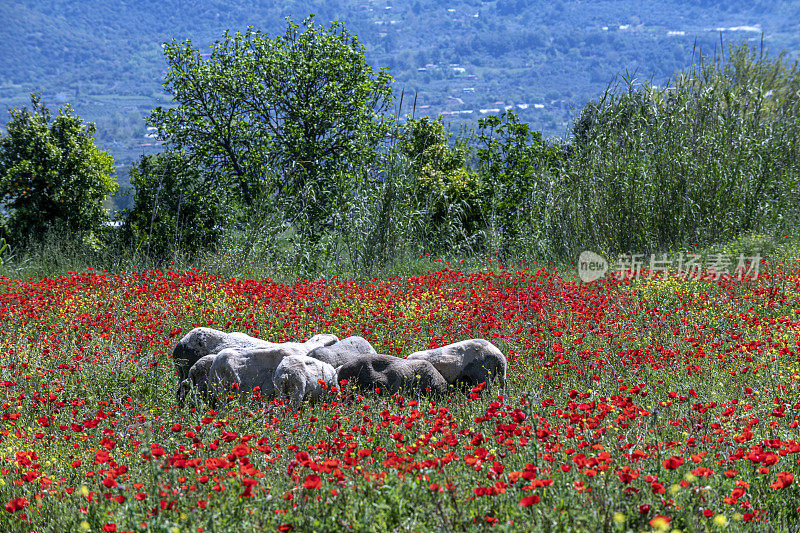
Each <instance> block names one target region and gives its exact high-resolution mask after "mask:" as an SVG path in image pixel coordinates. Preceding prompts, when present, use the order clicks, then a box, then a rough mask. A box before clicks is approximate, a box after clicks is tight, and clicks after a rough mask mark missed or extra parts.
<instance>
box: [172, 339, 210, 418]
mask: <svg viewBox="0 0 800 533" xmlns="http://www.w3.org/2000/svg"><path fill="white" fill-rule="evenodd" d="M216 357H217V354H215V353H212V354H209V355H204V356H203V357H201V358H200V359H198V360H197V362H196V363H195V364H193V365H192V368H190V369H189V376H188V377H187V378H186V379H184V380H183V381H181V384H180V386H179V387H178V407H179V408H181V409H182V408H183V406H184V405H185V403H186V395H187V394H189V391H190V390H191V388H192V387H195V388H197V392H198V394H199V395H200V397H201V398H203V399H207V398H208V372H209V370H211V364H212V363H213V362H214V359H216Z"/></svg>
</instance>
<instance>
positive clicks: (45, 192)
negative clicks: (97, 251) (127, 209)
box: [0, 94, 117, 242]
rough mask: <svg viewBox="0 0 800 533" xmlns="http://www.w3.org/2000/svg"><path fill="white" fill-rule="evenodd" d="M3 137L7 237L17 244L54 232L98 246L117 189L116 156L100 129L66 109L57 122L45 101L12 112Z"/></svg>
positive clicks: (0, 160) (0, 189) (1, 184)
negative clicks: (106, 203) (98, 141)
mask: <svg viewBox="0 0 800 533" xmlns="http://www.w3.org/2000/svg"><path fill="white" fill-rule="evenodd" d="M10 113H11V120H10V121H9V122H8V124H7V125H6V129H7V131H8V133H7V134H6V135H5V136H3V137H0V202H2V204H3V207H4V209H5V217H4V220H3V222H4V225H5V228H4V230H5V232H6V233H7V234H8V236H9V237H10V238H11V239H13V240H14V241H16V242H20V241H24V240H27V239H30V238H33V239H35V238H37V237H39V236H41V235H42V234H43V233H44V232H45V230H47V229H48V228H53V229H56V230H59V231H66V232H68V233H71V234H75V235H77V236H79V237H80V238H84V239H88V240H89V241H92V240H94V239H95V238H96V232H98V231H99V230H100V229H101V228H102V227H103V224H104V223H105V222H106V221H107V220H108V214H107V212H106V210H105V209H104V208H103V204H102V202H103V200H104V199H105V198H106V197H107V196H108V195H110V194H112V193H113V192H114V191H115V190H116V188H117V182H116V180H115V179H114V177H113V159H112V157H111V156H110V155H109V154H108V153H106V152H104V151H102V150H99V149H98V148H97V147H96V146H95V142H94V137H93V135H94V131H95V128H94V125H93V124H87V123H85V122H83V120H82V119H81V118H80V117H78V116H74V115H72V108H71V107H70V106H69V105H66V106H65V107H64V108H62V109H60V110H59V112H58V115H57V116H56V117H55V119H53V120H52V122H51V118H52V117H51V114H50V111H49V110H48V109H47V107H46V106H45V104H44V103H43V102H42V101H41V98H40V96H38V95H35V94H32V95H31V109H28V108H27V107H23V108H22V109H12V110H11V111H10Z"/></svg>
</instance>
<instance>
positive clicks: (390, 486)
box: [0, 262, 800, 532]
mask: <svg viewBox="0 0 800 533" xmlns="http://www.w3.org/2000/svg"><path fill="white" fill-rule="evenodd" d="M564 276H566V275H565V274H564ZM572 277H574V276H572ZM572 277H570V276H566V277H562V273H560V272H559V271H558V270H554V269H552V268H551V269H547V270H545V269H539V268H538V267H533V266H528V267H521V266H517V267H511V268H497V267H494V266H492V265H491V264H486V265H485V266H484V268H483V269H482V270H475V271H471V272H462V271H459V270H458V269H457V266H456V265H450V264H444V263H443V264H441V269H440V270H438V271H435V272H429V273H428V274H426V275H422V276H418V277H398V278H390V279H387V280H372V281H365V282H356V281H350V280H344V279H337V278H330V279H323V280H319V281H314V282H305V281H298V282H296V283H294V284H280V283H276V282H272V281H269V280H267V281H253V280H237V279H221V278H219V277H214V276H211V275H209V274H206V273H204V272H199V271H195V270H191V271H172V270H168V271H166V272H161V271H145V272H130V273H120V274H110V273H100V272H92V271H89V272H84V273H70V274H69V275H65V276H62V277H58V278H55V279H44V280H41V281H35V280H29V281H22V280H12V279H7V278H0V331H2V334H0V335H1V336H0V343H1V344H2V345H1V346H0V385H2V386H1V387H0V417H1V418H2V420H0V468H1V470H0V474H1V475H0V501H1V502H2V505H3V506H4V510H3V511H0V530H2V531H58V532H60V531H143V530H148V531H149V530H152V531H168V532H178V531H182V532H195V531H198V532H202V531H233V530H236V531H240V530H241V531H248V530H252V529H253V528H262V529H264V530H278V531H292V530H297V531H310V530H315V531H339V530H347V531H406V530H408V531H435V530H439V531H454V530H464V529H496V530H552V529H556V530H571V531H599V530H606V531H642V530H647V531H649V530H655V531H671V530H674V529H679V530H683V531H715V530H722V529H731V530H738V529H755V530H774V531H786V530H796V528H797V527H798V526H797V523H798V519H799V518H800V517H798V504H800V489H798V483H797V481H800V480H795V476H796V475H798V474H799V473H800V471H799V470H800V469H799V468H798V459H800V455H798V452H800V431H798V417H799V416H800V368H799V365H800V363H798V361H799V360H800V357H799V356H800V314H799V313H800V302H798V298H799V297H800V268H798V266H797V265H796V264H791V263H785V262H784V263H780V262H778V263H773V264H765V265H764V266H763V267H762V271H761V275H760V276H759V277H758V279H755V280H745V281H728V280H716V281H715V280H711V279H703V280H697V279H695V280H683V279H680V278H679V277H676V276H670V275H667V276H664V275H662V274H659V275H657V276H655V277H653V278H648V277H647V276H643V277H641V278H639V279H631V280H616V279H613V278H609V279H603V280H600V281H598V282H595V283H592V284H582V283H580V282H575V281H571V279H572ZM198 325H207V326H211V327H214V328H217V329H223V330H227V331H234V330H236V331H243V332H246V333H248V334H250V335H254V336H257V337H261V338H264V339H268V340H271V341H288V340H304V339H306V338H308V337H310V336H312V335H314V334H316V333H320V332H329V333H335V334H336V335H338V336H339V337H345V336H348V335H361V336H364V337H366V338H367V339H368V340H370V342H372V343H373V345H374V346H375V347H376V349H377V350H378V351H379V352H381V353H388V354H393V355H398V356H403V355H406V354H408V353H410V352H412V351H414V350H417V349H422V348H427V347H429V346H430V347H432V346H438V345H444V344H448V343H450V342H454V341H456V340H462V339H465V338H474V337H482V338H486V339H489V340H491V341H492V342H494V343H495V344H497V345H498V346H499V347H500V348H501V349H502V350H503V352H504V353H505V354H506V355H507V357H508V359H509V372H508V378H509V389H508V391H507V392H506V395H505V396H502V395H500V391H498V390H496V389H494V390H492V389H491V388H482V387H476V388H475V389H473V390H472V391H466V392H459V391H453V393H452V394H451V395H450V396H449V398H445V399H441V400H439V401H433V400H429V399H425V398H418V397H415V396H406V397H402V396H399V395H396V396H394V397H359V398H357V399H356V400H355V401H348V402H343V401H341V398H340V396H339V394H338V391H337V390H335V389H334V390H331V391H330V396H329V398H328V401H327V402H325V403H324V404H322V405H319V406H316V407H313V408H308V409H306V410H304V411H302V412H294V411H292V410H291V409H290V408H289V407H288V406H285V405H283V404H282V403H281V402H280V401H274V402H266V403H262V402H251V403H249V404H247V405H244V406H230V407H229V408H226V409H224V410H223V409H220V410H219V412H215V411H213V410H209V409H207V408H202V407H198V408H197V409H192V410H190V409H186V410H184V411H178V410H177V408H176V405H175V394H174V392H175V389H176V386H177V382H176V378H175V374H174V372H173V369H172V361H171V359H170V354H171V352H172V347H173V346H174V344H175V342H176V341H177V340H178V339H180V337H181V336H182V335H183V334H185V333H186V332H187V331H189V330H190V329H191V328H192V327H194V326H198Z"/></svg>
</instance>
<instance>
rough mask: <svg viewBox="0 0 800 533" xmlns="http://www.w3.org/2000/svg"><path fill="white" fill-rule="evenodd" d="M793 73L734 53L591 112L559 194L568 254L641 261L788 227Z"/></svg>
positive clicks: (775, 61)
mask: <svg viewBox="0 0 800 533" xmlns="http://www.w3.org/2000/svg"><path fill="white" fill-rule="evenodd" d="M799 74H800V71H798V69H797V65H796V64H795V65H793V66H790V65H788V64H787V63H786V61H785V60H784V59H783V58H782V57H779V58H768V57H764V56H761V55H760V54H758V53H757V52H756V51H755V50H753V49H751V48H749V47H747V46H742V47H737V48H732V49H730V50H729V51H728V57H727V58H726V60H725V61H722V60H720V61H719V62H713V63H708V64H705V65H701V66H697V67H695V68H694V69H693V70H691V71H689V72H687V73H686V74H683V75H680V76H678V77H677V78H676V79H675V81H674V82H673V83H672V84H670V85H668V86H667V87H664V88H660V87H656V86H653V85H650V84H643V85H641V86H637V85H636V84H635V83H634V81H633V79H631V78H626V79H625V82H626V85H625V87H623V89H624V90H622V91H619V92H609V93H607V94H606V95H605V97H604V98H603V100H602V101H600V102H599V103H596V104H592V105H590V106H587V108H586V110H585V111H584V113H583V114H582V116H581V118H580V119H579V121H578V123H577V124H576V128H575V132H576V136H575V144H574V147H573V148H574V151H573V154H572V165H571V166H570V169H569V172H568V176H566V180H565V182H564V183H562V184H560V188H561V189H562V190H563V191H564V193H565V194H566V195H567V199H566V204H565V207H566V210H567V211H568V214H567V215H566V216H565V222H567V221H569V222H571V224H572V225H571V229H570V231H572V232H573V233H572V237H571V238H573V239H574V240H573V243H574V244H576V245H577V244H578V242H581V241H582V242H583V243H584V244H587V245H588V244H591V245H594V246H597V247H599V248H600V249H602V250H606V251H609V252H612V253H613V252H621V251H637V252H649V251H659V250H668V249H678V248H685V247H687V246H689V245H690V244H692V243H701V244H709V243H716V242H722V241H726V240H730V239H733V238H735V237H736V236H738V235H740V234H742V233H748V232H754V231H766V232H773V231H780V229H781V228H789V229H790V228H796V226H797V210H796V206H797V202H798V199H800V196H798V195H799V194H800V188H799V185H800V182H798V178H799V177H800V144H798V141H797V139H798V136H800V97H798V94H800V75H799Z"/></svg>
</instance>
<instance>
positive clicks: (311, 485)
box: [303, 474, 322, 489]
mask: <svg viewBox="0 0 800 533" xmlns="http://www.w3.org/2000/svg"><path fill="white" fill-rule="evenodd" d="M321 486H322V480H321V479H320V477H319V476H318V475H316V474H309V475H307V476H306V479H305V481H303V488H305V489H318V488H320V487H321Z"/></svg>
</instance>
